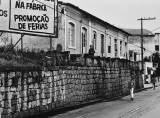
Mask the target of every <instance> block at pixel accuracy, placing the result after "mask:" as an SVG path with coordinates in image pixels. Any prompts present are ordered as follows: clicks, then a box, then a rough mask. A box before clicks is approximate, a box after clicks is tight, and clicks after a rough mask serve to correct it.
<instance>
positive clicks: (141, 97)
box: [48, 87, 160, 118]
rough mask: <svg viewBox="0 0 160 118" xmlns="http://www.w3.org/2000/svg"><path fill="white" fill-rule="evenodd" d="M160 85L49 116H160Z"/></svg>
mask: <svg viewBox="0 0 160 118" xmlns="http://www.w3.org/2000/svg"><path fill="white" fill-rule="evenodd" d="M159 109H160V87H157V88H156V90H153V89H147V90H144V91H141V92H138V93H135V99H134V100H133V101H132V100H131V99H130V96H125V97H123V98H120V99H117V100H114V101H109V102H108V101H105V100H104V101H102V102H100V103H95V104H92V105H89V106H86V107H83V108H79V109H76V110H72V111H68V112H66V113H62V114H58V115H54V116H48V118H160V112H159Z"/></svg>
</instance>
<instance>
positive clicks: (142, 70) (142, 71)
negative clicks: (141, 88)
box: [137, 17, 156, 80]
mask: <svg viewBox="0 0 160 118" xmlns="http://www.w3.org/2000/svg"><path fill="white" fill-rule="evenodd" d="M155 19H156V18H155V17H154V18H150V17H149V18H141V19H137V20H140V21H141V61H142V69H141V73H142V77H143V80H144V66H143V20H155Z"/></svg>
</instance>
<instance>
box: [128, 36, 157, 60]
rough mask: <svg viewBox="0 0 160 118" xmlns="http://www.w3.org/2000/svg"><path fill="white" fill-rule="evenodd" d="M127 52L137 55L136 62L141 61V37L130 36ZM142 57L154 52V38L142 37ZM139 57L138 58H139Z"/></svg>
mask: <svg viewBox="0 0 160 118" xmlns="http://www.w3.org/2000/svg"><path fill="white" fill-rule="evenodd" d="M129 42H130V43H129V46H128V47H129V50H132V51H134V52H137V53H139V54H140V55H137V61H139V60H141V37H140V36H131V37H129ZM143 47H144V48H145V50H143V53H144V54H143V57H146V56H150V55H152V53H154V52H155V38H154V37H143ZM139 57H140V58H139Z"/></svg>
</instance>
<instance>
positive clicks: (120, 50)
mask: <svg viewBox="0 0 160 118" xmlns="http://www.w3.org/2000/svg"><path fill="white" fill-rule="evenodd" d="M120 55H121V56H122V41H120Z"/></svg>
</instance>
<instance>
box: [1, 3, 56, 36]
mask: <svg viewBox="0 0 160 118" xmlns="http://www.w3.org/2000/svg"><path fill="white" fill-rule="evenodd" d="M57 2H58V1H57V0H0V30H1V31H9V32H16V33H24V34H31V35H32V34H34V35H44V36H52V37H57V31H56V30H57V29H58V28H57V27H58V25H57V19H56V18H57V4H58V3H57Z"/></svg>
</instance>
